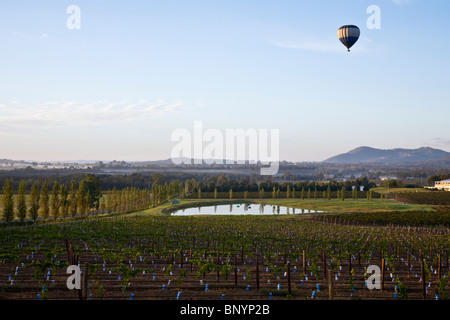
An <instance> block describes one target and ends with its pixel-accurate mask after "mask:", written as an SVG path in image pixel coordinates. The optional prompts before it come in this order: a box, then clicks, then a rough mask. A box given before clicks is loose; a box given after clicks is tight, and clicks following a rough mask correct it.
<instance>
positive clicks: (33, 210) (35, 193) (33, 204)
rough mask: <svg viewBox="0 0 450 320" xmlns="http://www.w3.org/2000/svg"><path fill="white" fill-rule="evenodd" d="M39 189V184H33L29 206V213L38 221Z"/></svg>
mask: <svg viewBox="0 0 450 320" xmlns="http://www.w3.org/2000/svg"><path fill="white" fill-rule="evenodd" d="M39 199H40V194H39V189H38V186H37V184H36V182H35V183H33V185H32V186H31V192H30V208H29V214H30V218H31V219H32V220H33V221H34V222H36V220H37V218H38V216H39Z"/></svg>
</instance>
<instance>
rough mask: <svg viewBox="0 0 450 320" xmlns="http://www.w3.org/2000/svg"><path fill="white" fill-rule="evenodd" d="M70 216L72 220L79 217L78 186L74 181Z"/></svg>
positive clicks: (70, 195)
mask: <svg viewBox="0 0 450 320" xmlns="http://www.w3.org/2000/svg"><path fill="white" fill-rule="evenodd" d="M69 215H70V216H71V217H72V218H75V216H76V215H77V184H76V182H75V181H74V180H72V181H71V182H70V194H69Z"/></svg>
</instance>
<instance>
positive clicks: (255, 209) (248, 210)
mask: <svg viewBox="0 0 450 320" xmlns="http://www.w3.org/2000/svg"><path fill="white" fill-rule="evenodd" d="M266 207H267V208H269V210H267V208H266ZM270 207H272V210H270ZM300 210H301V211H299V210H297V212H296V210H295V208H290V207H286V206H274V205H263V204H249V203H245V204H230V205H228V204H227V205H214V206H204V207H192V208H184V209H180V210H178V211H176V212H174V213H172V214H171V215H173V216H190V215H208V214H215V215H274V214H277V215H280V214H282V215H283V214H305V213H322V212H324V211H317V210H310V209H300Z"/></svg>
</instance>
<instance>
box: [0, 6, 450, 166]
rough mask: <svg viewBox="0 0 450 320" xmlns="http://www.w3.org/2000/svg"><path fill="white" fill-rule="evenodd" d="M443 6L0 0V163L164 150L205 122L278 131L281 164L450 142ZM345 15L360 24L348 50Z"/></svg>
mask: <svg viewBox="0 0 450 320" xmlns="http://www.w3.org/2000/svg"><path fill="white" fill-rule="evenodd" d="M71 5H76V6H78V8H79V15H74V14H75V12H74V11H71V10H69V11H68V10H67V9H68V7H70V6H71ZM371 5H376V6H378V8H379V9H380V15H379V18H380V19H379V20H377V22H379V29H373V28H369V27H370V24H369V25H368V20H370V19H371V17H373V16H372V14H373V12H369V13H368V12H367V9H368V8H369V7H370V6H371ZM449 12H450V2H449V1H447V0H428V1H425V0H383V1H374V0H370V1H366V0H357V1H356V0H341V1H335V0H327V1H325V0H316V1H301V0H279V1H273V0H272V1H268V0H227V1H218V0H204V1H200V0H189V1H186V0H164V1H162V0H161V1H156V0H152V1H137V0H130V1H111V0H109V1H106V0H105V1H103V0H89V1H75V0H71V1H64V0H57V1H56V0H54V1H31V0H27V1H21V0H17V1H1V2H0V43H1V49H0V61H1V63H0V158H6V159H16V160H20V159H25V160H38V161H44V160H48V161H50V160H79V159H84V160H106V161H109V160H125V161H133V160H136V161H143V160H159V159H168V158H169V157H170V156H171V151H172V149H173V148H174V146H175V145H176V142H174V141H172V140H171V135H172V133H173V132H174V131H175V130H177V129H180V128H181V129H186V130H188V131H189V132H192V133H193V130H194V129H193V128H194V123H195V121H201V122H202V125H203V128H205V130H206V129H208V128H211V129H216V130H219V131H221V132H224V133H225V131H226V130H227V129H231V130H233V129H244V130H249V129H263V130H279V148H280V154H279V158H280V160H287V161H322V160H325V159H327V158H329V157H331V156H334V155H336V154H340V153H344V152H347V151H349V150H351V149H354V148H357V147H359V146H371V147H375V148H381V149H391V148H419V147H423V146H429V147H433V148H439V149H443V150H446V151H450V125H449V119H450V108H449V106H450V105H449V103H450V90H449V87H450V59H449V57H450V41H448V39H449V38H448V32H449V30H450V19H449ZM370 21H373V20H370ZM75 23H79V27H80V28H79V29H77V28H73V26H77V25H76V24H75ZM347 24H354V25H358V26H359V28H360V30H361V36H360V39H359V41H358V42H357V43H356V44H355V46H354V47H353V48H352V49H351V52H350V53H348V52H347V50H346V48H345V47H344V46H343V45H342V44H341V43H340V41H339V40H338V38H337V30H338V28H339V27H340V26H342V25H347Z"/></svg>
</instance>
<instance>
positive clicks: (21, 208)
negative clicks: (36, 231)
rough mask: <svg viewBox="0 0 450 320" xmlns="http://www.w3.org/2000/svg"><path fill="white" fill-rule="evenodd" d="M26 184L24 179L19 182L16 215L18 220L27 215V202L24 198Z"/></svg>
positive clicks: (21, 220)
mask: <svg viewBox="0 0 450 320" xmlns="http://www.w3.org/2000/svg"><path fill="white" fill-rule="evenodd" d="M25 191H26V185H25V181H23V180H22V181H20V183H19V195H18V196H17V216H18V218H19V220H20V222H23V221H24V220H25V218H26V216H27V202H26V199H25Z"/></svg>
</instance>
